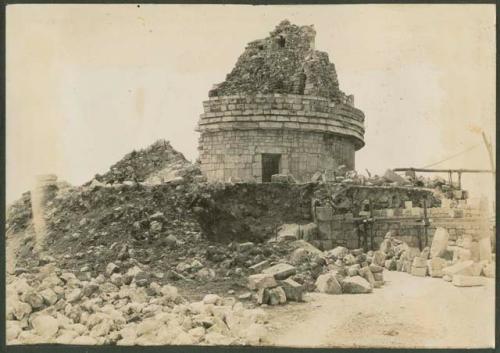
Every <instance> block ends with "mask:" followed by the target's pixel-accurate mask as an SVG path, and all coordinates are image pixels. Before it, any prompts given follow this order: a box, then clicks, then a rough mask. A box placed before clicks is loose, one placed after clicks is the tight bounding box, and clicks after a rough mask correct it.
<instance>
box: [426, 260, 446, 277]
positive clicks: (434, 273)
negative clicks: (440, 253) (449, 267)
mask: <svg viewBox="0 0 500 353" xmlns="http://www.w3.org/2000/svg"><path fill="white" fill-rule="evenodd" d="M445 267H446V260H444V259H442V258H440V257H435V258H432V259H430V260H427V268H428V270H429V275H430V276H431V277H443V268H445Z"/></svg>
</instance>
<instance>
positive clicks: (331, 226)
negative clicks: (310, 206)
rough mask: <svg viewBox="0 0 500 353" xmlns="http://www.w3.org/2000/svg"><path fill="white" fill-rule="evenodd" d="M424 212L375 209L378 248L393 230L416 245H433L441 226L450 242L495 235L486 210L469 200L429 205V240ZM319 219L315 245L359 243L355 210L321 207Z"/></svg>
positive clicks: (375, 236)
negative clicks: (343, 211)
mask: <svg viewBox="0 0 500 353" xmlns="http://www.w3.org/2000/svg"><path fill="white" fill-rule="evenodd" d="M423 216H424V214H423V209H422V208H421V207H408V208H404V209H382V210H375V211H374V219H375V222H374V225H373V240H374V244H375V246H374V248H375V250H376V249H378V246H379V245H380V243H381V242H382V241H383V239H384V236H385V235H386V234H387V232H389V231H392V233H393V236H395V238H397V239H400V240H402V241H404V242H406V243H407V244H408V245H410V246H414V247H419V246H420V244H419V242H421V245H422V246H423V247H425V246H426V245H428V246H430V245H431V243H432V238H433V236H434V233H435V231H436V229H437V228H439V227H442V228H445V229H446V230H447V231H448V233H449V234H450V239H449V240H450V245H454V244H455V243H457V242H460V241H462V240H463V239H464V237H470V238H471V240H472V241H479V239H481V238H483V237H487V236H490V237H491V236H492V235H493V234H492V231H491V229H490V223H489V220H488V219H487V217H486V216H485V213H484V211H481V210H480V209H478V208H476V207H473V206H470V205H466V204H463V205H460V206H459V207H456V208H450V207H447V206H446V207H433V208H428V216H427V217H428V219H429V222H430V225H429V227H428V228H427V243H426V239H425V236H424V227H423V222H422V220H423ZM315 219H316V224H317V225H318V228H319V236H318V239H314V240H312V241H311V243H313V245H315V246H318V247H320V248H322V249H325V250H327V249H330V248H332V247H335V246H339V245H340V246H345V247H347V248H350V249H353V248H357V247H359V238H358V232H357V229H356V223H355V222H354V218H353V215H352V214H351V213H348V214H344V215H333V212H332V210H331V209H330V208H329V207H318V208H317V210H316V217H315ZM419 238H420V240H419Z"/></svg>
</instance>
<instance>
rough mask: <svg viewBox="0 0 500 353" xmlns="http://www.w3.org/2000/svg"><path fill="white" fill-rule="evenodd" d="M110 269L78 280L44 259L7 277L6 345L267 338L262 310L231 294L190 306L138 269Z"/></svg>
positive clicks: (251, 341) (221, 342)
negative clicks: (40, 263) (121, 271)
mask: <svg viewBox="0 0 500 353" xmlns="http://www.w3.org/2000/svg"><path fill="white" fill-rule="evenodd" d="M116 271H117V267H116V265H113V264H109V265H108V266H107V271H106V273H105V274H99V275H98V276H97V277H90V276H76V275H75V274H74V273H71V272H65V271H64V270H61V269H59V268H58V267H56V266H55V264H54V263H53V262H48V263H45V264H44V265H42V266H38V267H36V268H34V269H33V271H31V272H30V273H22V274H18V275H16V276H10V275H9V276H8V277H7V288H6V289H7V302H6V304H7V305H6V309H7V311H6V316H7V331H6V336H7V337H6V338H7V344H37V343H57V344H74V345H94V344H116V345H191V344H201V345H228V344H259V343H260V342H261V340H262V338H263V336H264V335H265V333H266V326H265V323H266V316H267V315H266V313H265V312H264V311H262V309H254V308H248V307H245V306H244V305H243V304H242V303H241V302H239V301H237V300H236V299H235V298H234V297H220V296H218V295H216V294H207V295H205V296H204V297H203V299H202V300H200V301H189V300H187V299H186V298H184V297H182V296H181V295H180V294H179V291H178V290H177V288H176V287H174V286H172V285H160V284H159V283H158V282H155V281H151V282H145V281H144V275H143V272H142V271H141V270H140V269H139V268H132V269H130V270H129V271H128V272H127V273H126V274H124V275H121V274H119V273H118V272H116ZM83 277H84V278H83Z"/></svg>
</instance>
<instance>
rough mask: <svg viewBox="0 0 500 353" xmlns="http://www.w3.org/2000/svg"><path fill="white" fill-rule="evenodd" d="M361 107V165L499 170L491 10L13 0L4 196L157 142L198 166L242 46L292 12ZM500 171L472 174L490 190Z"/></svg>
mask: <svg viewBox="0 0 500 353" xmlns="http://www.w3.org/2000/svg"><path fill="white" fill-rule="evenodd" d="M285 18H287V19H289V20H290V21H291V22H292V23H295V24H297V25H310V24H314V26H315V29H316V32H317V36H316V49H318V50H321V51H325V52H327V53H328V54H329V57H330V60H331V61H332V62H334V63H335V66H336V69H337V74H338V78H339V82H340V88H341V89H342V90H343V91H344V92H346V93H347V94H354V96H355V105H356V106H357V107H358V108H359V109H361V110H363V111H364V113H365V115H366V120H365V128H366V133H365V141H366V146H365V147H364V148H363V149H361V150H360V151H358V152H357V154H356V169H357V170H358V171H360V172H364V170H365V168H367V169H368V170H370V172H372V174H373V173H378V174H382V173H383V172H384V171H385V170H386V169H387V168H395V167H424V166H427V165H429V164H432V163H434V162H438V161H440V160H442V159H445V158H447V157H449V156H451V155H454V154H456V153H458V152H461V151H463V150H465V149H467V148H469V147H471V146H475V145H478V146H477V147H475V148H474V149H472V150H470V151H469V152H467V153H465V154H463V155H460V156H458V157H455V158H452V159H451V160H449V161H447V162H445V163H442V164H439V165H436V167H440V168H482V169H488V168H489V160H488V156H487V152H486V149H485V147H484V146H483V144H482V139H481V135H480V134H478V131H481V130H484V131H485V132H486V134H487V136H488V138H490V139H493V142H495V141H494V138H495V7H494V5H471V4H468V5H313V6H302V5H301V6H247V5H141V6H140V8H138V7H137V6H136V5H10V6H8V7H7V15H6V21H7V43H6V51H7V53H6V65H7V72H6V81H7V90H6V94H7V97H6V98H7V101H6V105H7V121H6V125H7V127H6V132H7V202H10V201H12V200H14V199H17V198H18V197H19V196H20V194H21V193H22V192H24V191H26V190H29V189H30V188H31V187H32V185H33V183H34V178H35V176H36V175H37V174H41V173H55V174H57V175H58V176H59V178H60V179H63V180H67V181H69V182H70V183H72V184H81V183H83V182H85V181H88V180H90V179H91V178H92V177H93V176H94V175H95V174H96V173H104V172H106V171H107V170H108V168H109V167H110V166H111V164H113V163H114V162H116V161H117V160H119V159H120V158H122V157H123V155H125V154H126V153H128V152H130V151H131V150H133V149H134V148H135V149H137V148H141V147H145V146H147V145H149V144H151V143H152V142H154V141H155V140H156V139H158V138H165V139H167V140H170V141H171V143H172V145H173V146H174V148H176V149H177V150H179V151H181V152H183V153H184V155H185V156H186V157H187V158H188V159H190V160H192V161H194V160H195V159H196V158H197V154H198V152H197V143H198V134H197V133H196V132H195V131H194V128H195V126H196V122H197V120H198V117H199V114H200V113H202V101H203V100H206V99H207V98H208V90H209V89H210V88H211V87H212V84H214V83H219V82H222V81H223V80H224V78H225V75H226V74H227V73H229V72H230V71H231V69H232V68H233V66H234V64H235V62H236V60H237V58H238V56H239V55H240V54H241V53H243V50H244V48H245V45H246V44H247V43H248V42H250V41H253V40H255V39H259V38H264V37H266V36H267V35H268V33H269V32H270V31H271V30H273V29H274V27H275V26H276V25H277V24H278V23H279V22H280V21H281V20H283V19H285ZM491 179H492V178H491V176H490V175H482V176H473V177H472V176H465V177H464V180H463V181H464V185H465V187H466V188H469V189H471V191H473V192H478V193H479V192H482V193H484V194H492V181H491Z"/></svg>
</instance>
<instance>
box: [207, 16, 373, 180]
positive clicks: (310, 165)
mask: <svg viewBox="0 0 500 353" xmlns="http://www.w3.org/2000/svg"><path fill="white" fill-rule="evenodd" d="M315 35H316V32H315V30H314V28H313V26H300V27H299V26H296V25H293V24H290V22H288V21H286V20H285V21H283V22H281V23H280V24H279V25H278V26H277V27H276V28H275V29H274V31H272V32H271V33H270V35H269V37H267V38H265V39H261V40H256V41H253V42H251V43H249V44H248V45H247V47H246V48H245V51H244V52H243V54H242V55H241V56H240V57H239V59H238V61H237V63H236V65H235V67H234V68H233V70H232V71H231V72H230V73H229V74H228V75H227V77H226V80H225V81H224V82H222V83H221V84H217V85H215V86H214V87H213V88H212V90H210V92H209V99H208V100H207V101H205V102H203V107H204V113H203V114H201V116H200V120H199V123H198V131H199V132H200V134H201V136H200V139H199V147H198V148H199V152H200V163H201V170H202V172H203V174H204V175H205V176H206V177H207V179H208V181H228V180H229V179H230V178H231V179H233V180H242V181H257V182H269V181H271V176H272V175H274V174H291V175H293V176H294V177H295V179H297V180H298V181H303V182H305V181H309V180H310V178H311V176H312V175H313V174H314V173H315V172H317V171H323V172H325V171H327V172H328V171H330V170H334V169H335V168H337V167H338V166H340V165H345V166H346V167H347V168H348V169H354V166H355V163H354V161H355V158H354V155H355V152H356V151H357V150H359V149H360V148H361V147H363V145H364V140H363V136H364V124H363V122H364V114H363V112H362V111H361V110H359V109H356V108H355V107H354V98H353V96H347V95H346V94H345V93H344V92H342V91H341V90H340V88H339V82H338V80H337V74H336V71H335V65H334V64H333V63H331V62H330V61H329V58H328V54H327V53H325V52H321V51H318V50H316V49H315V47H314V39H315Z"/></svg>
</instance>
